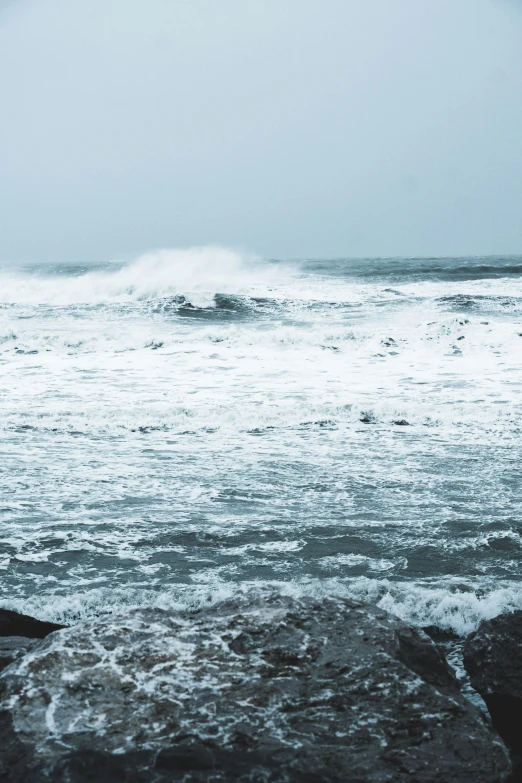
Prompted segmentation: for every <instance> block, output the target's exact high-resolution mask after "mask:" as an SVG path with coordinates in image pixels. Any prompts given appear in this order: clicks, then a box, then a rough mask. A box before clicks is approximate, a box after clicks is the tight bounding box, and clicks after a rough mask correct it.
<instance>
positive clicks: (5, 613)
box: [0, 609, 65, 639]
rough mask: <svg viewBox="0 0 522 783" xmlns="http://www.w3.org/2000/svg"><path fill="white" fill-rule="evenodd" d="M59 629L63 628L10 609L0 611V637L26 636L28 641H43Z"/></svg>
mask: <svg viewBox="0 0 522 783" xmlns="http://www.w3.org/2000/svg"><path fill="white" fill-rule="evenodd" d="M61 628H65V626H64V625H58V624H57V623H47V622H44V621H42V620H36V619H35V618H34V617H30V616H29V615H26V614H19V613H18V612H13V611H11V610H10V609H0V637H2V636H26V637H28V638H29V639H43V638H44V637H46V636H47V635H48V634H50V633H53V631H59V630H60V629H61Z"/></svg>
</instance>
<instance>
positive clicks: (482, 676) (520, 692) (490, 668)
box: [464, 611, 522, 757]
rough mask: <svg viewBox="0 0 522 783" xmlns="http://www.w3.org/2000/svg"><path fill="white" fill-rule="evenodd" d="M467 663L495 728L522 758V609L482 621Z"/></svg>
mask: <svg viewBox="0 0 522 783" xmlns="http://www.w3.org/2000/svg"><path fill="white" fill-rule="evenodd" d="M464 666H465V668H466V671H467V672H468V674H469V676H470V681H471V685H472V686H473V688H475V690H476V691H478V692H479V693H480V695H481V696H482V698H483V699H484V701H485V702H486V705H487V708H488V710H489V713H490V715H491V720H492V721H493V725H494V727H495V728H496V730H497V731H498V733H499V734H500V735H501V737H503V739H504V740H505V742H506V743H507V744H508V745H509V747H510V748H511V750H512V752H513V753H514V754H515V755H516V756H518V757H522V611H517V612H513V613H512V614H502V615H500V616H499V617H495V618H493V619H492V620H486V621H484V622H482V623H481V624H480V626H479V628H478V630H477V631H475V633H472V634H471V636H469V637H468V638H467V639H466V644H465V645H464Z"/></svg>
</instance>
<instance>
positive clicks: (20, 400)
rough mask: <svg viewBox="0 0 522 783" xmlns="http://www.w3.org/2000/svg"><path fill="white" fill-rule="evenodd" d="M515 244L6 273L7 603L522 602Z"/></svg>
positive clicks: (521, 414) (64, 608)
mask: <svg viewBox="0 0 522 783" xmlns="http://www.w3.org/2000/svg"><path fill="white" fill-rule="evenodd" d="M521 359H522V258H513V257H509V258H502V257H498V258H489V257H488V258H433V259H427V258H423V259H410V258H408V259H379V260H375V259H359V260H343V259H335V260H306V259H301V260H294V261H287V262H283V261H276V260H272V261H263V260H260V259H257V258H255V257H250V256H247V255H244V254H241V253H239V252H235V251H230V250H225V249H220V248H201V249H197V248H196V249H192V250H177V251H168V250H165V251H159V252H155V253H150V254H148V255H146V256H143V257H141V258H139V259H137V260H135V261H132V262H126V263H109V264H106V265H100V264H98V265H92V266H90V267H89V266H86V265H79V264H70V265H52V264H46V265H40V266H37V265H34V264H33V265H28V266H26V267H17V268H15V267H13V266H7V265H4V266H2V267H0V375H1V380H0V433H1V441H0V449H1V457H0V575H1V579H0V590H1V592H0V605H1V606H3V607H6V608H11V609H17V610H20V611H23V612H27V613H30V614H33V615H35V616H37V617H40V618H41V619H48V620H53V621H57V622H71V621H74V620H77V619H81V618H84V617H89V616H93V615H99V614H103V613H106V612H109V611H113V610H115V609H121V608H122V607H126V606H136V605H140V606H158V607H164V608H175V607H186V606H191V607H197V606H203V605H208V604H212V603H214V602H218V601H220V600H222V599H224V598H226V597H228V596H230V595H233V594H235V593H237V592H238V591H245V590H262V589H264V588H266V587H267V586H270V587H273V588H275V589H277V590H280V591H281V592H284V593H286V594H290V595H300V594H309V595H315V596H329V595H336V596H339V595H341V596H355V597H357V598H360V599H363V600H367V601H370V602H372V603H378V604H379V605H380V606H382V607H383V608H385V609H387V610H389V611H391V612H393V613H395V614H396V615H398V616H399V617H401V618H403V619H405V620H407V621H409V622H412V623H414V624H416V625H420V626H426V625H435V626H438V627H439V628H440V629H442V630H446V631H451V632H454V633H456V634H459V635H465V634H467V633H469V632H470V631H472V630H473V629H474V628H476V627H477V625H478V623H479V622H480V620H482V619H483V618H489V617H492V616H494V615H496V614H499V613H500V612H504V611H509V610H510V609H513V608H515V607H516V608H522V582H521V569H520V565H521V557H522V516H521V513H520V508H521V505H520V504H521V501H522V481H521V470H522V468H521V465H522V438H521V434H522V372H521Z"/></svg>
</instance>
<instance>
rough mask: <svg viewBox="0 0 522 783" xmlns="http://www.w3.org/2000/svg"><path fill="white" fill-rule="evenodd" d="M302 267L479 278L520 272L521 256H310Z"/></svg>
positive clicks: (344, 273)
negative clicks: (311, 257)
mask: <svg viewBox="0 0 522 783" xmlns="http://www.w3.org/2000/svg"><path fill="white" fill-rule="evenodd" d="M301 268H302V269H303V271H306V272H313V273H319V274H327V275H332V276H340V277H362V278H386V279H390V278H394V279H395V278H396V279H397V280H404V279H406V280H407V279H410V280H423V279H427V280H430V279H435V280H441V281H451V280H455V281H458V280H462V281H466V280H481V279H498V278H503V277H516V276H522V258H506V257H504V258H503V257H498V258H497V257H491V258H469V259H463V258H456V259H450V258H433V259H428V258H416V259H413V258H412V259H405V258H401V259H392V258H390V259H386V258H383V259H371V258H368V259H333V260H326V259H325V260H310V261H305V262H303V264H302V265H301Z"/></svg>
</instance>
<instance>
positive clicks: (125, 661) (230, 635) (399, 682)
mask: <svg viewBox="0 0 522 783" xmlns="http://www.w3.org/2000/svg"><path fill="white" fill-rule="evenodd" d="M0 698H1V702H2V704H3V710H2V712H1V713H0V780H1V781H3V783H15V781H16V783H18V782H19V781H24V783H39V781H41V780H46V781H50V782H51V783H52V782H53V781H63V782H64V783H65V782H66V781H67V783H86V782H87V781H97V782H98V783H101V782H103V781H119V782H120V783H125V782H126V783H139V781H143V783H145V782H148V781H150V782H151V783H152V782H153V783H175V782H178V781H179V782H180V783H181V781H184V783H207V782H208V783H209V782H210V781H212V782H213V783H218V781H219V782H221V783H231V781H244V782H245V783H246V781H250V782H251V783H261V782H263V783H334V781H335V782H338V783H341V781H342V783H348V781H349V783H406V781H408V783H413V782H414V783H431V782H432V783H448V781H455V782H456V783H501V781H505V780H506V778H507V775H508V774H509V771H510V768H511V767H510V762H509V758H508V754H507V751H506V749H505V747H504V745H503V744H502V742H501V741H500V739H499V738H498V737H497V735H496V734H495V733H494V731H493V730H492V729H491V727H490V726H489V724H488V723H486V720H485V718H484V717H483V716H482V715H481V713H480V712H479V711H478V710H476V709H475V707H473V705H472V704H471V703H469V702H468V701H467V700H466V699H465V698H464V697H463V696H462V695H461V694H460V691H459V688H458V684H457V681H456V678H455V675H454V673H453V671H452V670H451V669H450V667H449V666H448V664H447V662H446V660H445V659H444V657H443V655H442V653H441V651H440V650H439V648H438V647H437V645H436V644H434V642H432V640H431V639H430V638H429V637H428V636H427V635H426V634H424V633H423V632H422V631H417V630H415V629H413V628H410V627H409V626H407V625H406V624H405V623H403V622H401V621H400V620H398V619H397V618H395V617H393V616H391V615H389V614H387V613H386V612H384V611H381V610H379V609H377V608H375V607H370V606H366V605H364V604H359V603H355V602H352V601H348V600H340V599H335V600H334V599H323V600H321V601H317V600H315V599H311V598H301V599H299V600H294V599H291V598H288V597H284V596H280V595H275V594H269V595H264V596H262V597H259V596H258V597H257V598H254V597H251V596H245V597H243V598H241V599H234V600H230V601H227V602H224V603H222V604H221V605H219V606H217V607H215V606H214V607H209V608H207V609H204V610H201V611H198V612H193V613H190V612H184V613H176V612H169V611H162V610H160V609H140V610H134V611H132V612H129V613H127V614H125V615H121V616H107V617H104V618H101V619H98V620H94V621H92V622H88V623H84V624H82V625H77V626H74V627H71V628H68V629H66V630H62V631H60V632H59V633H56V634H53V635H52V636H49V637H48V638H47V639H46V640H44V641H42V642H38V643H37V644H36V645H35V647H34V648H33V649H32V650H31V651H30V652H29V653H28V654H27V655H26V656H25V657H24V658H21V659H20V660H19V661H17V662H15V663H14V664H12V665H11V666H10V667H9V668H8V669H6V670H4V672H3V673H2V674H1V675H0Z"/></svg>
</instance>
